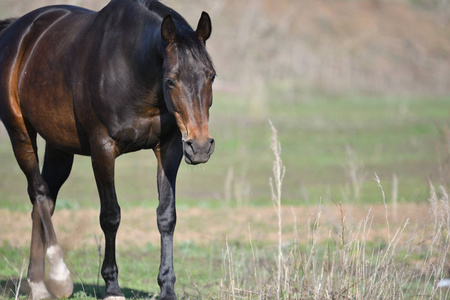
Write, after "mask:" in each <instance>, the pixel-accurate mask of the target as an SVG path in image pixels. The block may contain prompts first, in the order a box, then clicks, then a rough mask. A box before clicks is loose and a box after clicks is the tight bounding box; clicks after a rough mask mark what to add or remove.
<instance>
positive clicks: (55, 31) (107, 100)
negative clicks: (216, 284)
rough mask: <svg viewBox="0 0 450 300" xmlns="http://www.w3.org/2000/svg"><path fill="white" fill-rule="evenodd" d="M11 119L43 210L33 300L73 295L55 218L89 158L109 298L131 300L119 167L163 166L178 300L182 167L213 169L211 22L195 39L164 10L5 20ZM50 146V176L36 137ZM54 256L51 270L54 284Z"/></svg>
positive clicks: (116, 2)
mask: <svg viewBox="0 0 450 300" xmlns="http://www.w3.org/2000/svg"><path fill="white" fill-rule="evenodd" d="M0 30H1V32H0V118H1V120H2V121H3V123H4V125H5V127H6V129H7V131H8V134H9V136H10V139H11V144H12V147H13V150H14V154H15V157H16V159H17V162H18V164H19V166H20V168H21V169H22V171H23V172H24V174H25V176H26V178H27V181H28V194H29V196H30V200H31V202H32V204H33V212H32V223H33V230H32V237H31V250H30V263H29V268H28V281H29V283H30V286H31V289H32V292H31V293H32V298H33V299H44V298H48V297H50V296H51V294H52V295H53V296H56V297H67V296H69V295H70V294H71V293H72V290H73V284H72V281H71V279H70V272H69V270H68V268H67V267H66V264H65V263H64V261H63V254H62V250H61V247H60V245H59V244H58V241H57V239H56V234H55V230H54V228H53V225H52V220H51V216H52V214H53V212H54V209H55V201H56V197H57V194H58V191H59V189H60V188H61V186H62V184H63V183H64V182H65V181H66V179H67V177H68V176H69V173H70V170H71V168H72V163H73V157H74V154H80V155H90V156H91V158H92V168H93V170H94V174H95V180H96V183H97V187H98V192H99V196H100V202H101V211H100V225H101V228H102V230H103V232H104V234H105V256H104V261H103V266H102V276H103V278H104V280H105V283H106V287H105V289H106V291H105V298H109V299H123V293H122V292H121V290H120V288H119V284H118V279H117V278H118V270H117V265H116V255H115V240H116V232H117V229H118V227H119V223H120V207H119V205H118V202H117V197H116V191H115V188H114V161H115V159H116V157H118V156H119V155H121V154H123V153H127V152H132V151H137V150H140V149H153V151H154V153H155V155H156V159H157V161H158V171H157V180H158V193H159V206H158V208H157V224H158V229H159V231H160V233H161V262H160V268H159V275H158V283H159V285H160V287H161V295H160V299H176V295H175V291H174V283H175V274H174V270H173V259H172V257H173V233H174V228H175V222H176V213H175V179H176V175H177V171H178V167H179V165H180V162H181V158H182V157H183V154H184V157H185V160H186V162H187V163H189V164H198V163H204V162H206V161H207V160H208V159H209V157H210V155H211V154H212V152H213V151H214V140H213V139H212V138H211V137H210V135H209V132H208V119H209V108H210V106H211V104H212V83H213V81H214V77H215V71H214V68H213V65H212V62H211V60H210V58H209V56H208V54H207V52H206V50H205V42H206V40H207V39H208V38H209V36H210V34H211V20H210V18H209V16H208V14H206V13H202V15H201V18H200V21H199V23H198V26H197V29H196V30H195V31H194V30H193V29H192V28H191V27H190V26H189V25H188V24H187V22H186V21H185V20H184V19H183V18H182V17H181V16H180V15H179V14H178V13H176V12H175V11H173V10H172V9H170V8H168V7H166V6H164V5H163V4H161V3H159V2H158V1H156V0H112V1H111V2H110V3H109V4H108V5H107V6H106V7H105V8H103V9H102V10H101V11H99V12H92V11H89V10H86V9H83V8H79V7H72V6H50V7H44V8H41V9H38V10H35V11H33V12H31V13H29V14H27V15H25V16H23V17H21V18H19V19H9V20H4V21H1V22H0ZM37 134H39V135H41V136H42V137H43V138H44V139H45V141H46V148H45V158H44V165H43V169H42V173H41V172H40V170H39V163H38V157H37V147H36V136H37ZM45 258H47V260H48V262H49V266H50V270H49V280H48V281H47V282H48V284H47V285H46V284H45V283H44V282H45Z"/></svg>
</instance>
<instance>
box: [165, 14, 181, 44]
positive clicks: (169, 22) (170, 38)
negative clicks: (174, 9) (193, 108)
mask: <svg viewBox="0 0 450 300" xmlns="http://www.w3.org/2000/svg"><path fill="white" fill-rule="evenodd" d="M176 32H177V29H176V27H175V23H174V22H173V19H172V16H171V15H167V16H166V17H165V18H164V19H163V21H162V23H161V37H162V39H163V41H164V42H165V43H166V45H170V44H172V43H173V42H174V41H175V34H176Z"/></svg>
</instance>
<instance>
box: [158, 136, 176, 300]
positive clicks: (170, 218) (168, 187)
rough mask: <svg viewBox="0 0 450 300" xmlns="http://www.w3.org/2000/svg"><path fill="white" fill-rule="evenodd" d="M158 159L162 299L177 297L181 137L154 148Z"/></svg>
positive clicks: (160, 284)
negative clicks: (175, 257) (175, 249)
mask: <svg viewBox="0 0 450 300" xmlns="http://www.w3.org/2000/svg"><path fill="white" fill-rule="evenodd" d="M154 151H155V155H156V157H157V160H158V195H159V205H158V209H157V210H156V213H157V222H158V229H159V232H160V234H161V262H160V266H159V274H158V284H159V286H160V288H161V296H160V299H161V300H163V299H165V300H166V299H176V298H177V297H176V295H175V289H174V284H175V273H174V270H173V233H174V230H175V224H176V220H177V216H176V210H175V181H176V176H177V172H178V167H179V166H180V162H181V158H182V156H183V150H182V144H181V137H177V138H176V139H173V140H172V141H171V142H169V143H167V144H161V146H160V147H158V148H157V149H155V150H154Z"/></svg>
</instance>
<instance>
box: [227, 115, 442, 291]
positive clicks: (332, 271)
mask: <svg viewBox="0 0 450 300" xmlns="http://www.w3.org/2000/svg"><path fill="white" fill-rule="evenodd" d="M271 127H272V133H273V136H272V142H271V147H272V150H273V153H274V164H273V177H272V178H273V179H271V187H272V197H273V200H274V208H275V211H274V213H275V214H276V216H277V217H278V219H279V223H278V224H279V225H278V226H279V228H278V229H279V239H278V243H277V244H276V245H269V246H265V247H264V248H258V247H254V245H253V241H252V238H251V225H250V224H249V241H248V243H249V246H250V253H248V252H246V251H245V250H243V249H242V248H236V247H234V248H233V247H231V246H230V245H229V244H228V242H226V250H225V251H224V278H223V280H222V281H221V284H220V285H219V297H218V298H219V299H447V298H448V297H449V296H450V292H449V289H448V288H439V287H438V283H439V282H440V281H441V280H442V279H443V278H445V276H446V275H448V274H447V272H448V269H449V265H448V263H447V259H448V253H449V248H450V240H449V233H450V203H449V197H448V194H447V192H446V189H445V188H444V187H443V186H440V187H439V188H438V189H436V188H435V187H434V186H433V184H431V183H430V195H429V213H430V214H431V217H432V220H433V222H432V224H429V225H428V226H425V227H422V228H420V227H417V226H416V224H411V223H410V222H409V220H406V221H405V222H404V223H403V224H402V225H401V226H399V227H398V228H392V227H391V226H390V225H389V218H388V214H389V212H390V210H389V209H388V207H387V206H386V227H387V232H386V237H385V242H383V241H381V242H379V243H376V242H374V241H373V239H371V238H370V235H371V230H372V222H373V216H372V214H371V211H370V209H369V211H368V212H367V216H366V217H365V218H364V219H362V220H361V221H360V222H359V223H358V224H356V225H355V224H349V223H347V221H346V212H345V211H344V209H343V208H342V206H341V205H340V204H336V209H337V210H339V211H340V216H341V219H340V226H339V228H337V229H336V228H325V229H324V228H322V226H323V225H322V224H321V214H322V205H319V206H318V209H317V212H316V214H315V215H314V216H312V217H311V219H310V220H309V222H308V224H307V225H306V226H305V227H303V228H298V225H297V224H295V226H294V228H293V230H292V232H293V239H292V240H290V241H283V240H282V238H281V233H282V231H283V230H286V228H282V227H281V224H282V222H281V219H282V217H283V216H282V215H281V206H282V198H281V195H282V181H283V176H284V169H285V167H284V165H283V163H282V160H281V146H280V143H279V142H278V140H277V131H276V129H275V127H273V125H272V124H271ZM375 181H376V184H377V185H378V186H379V187H380V189H381V194H382V198H383V201H385V195H384V190H383V187H382V184H381V180H380V179H379V178H378V176H375ZM414 228H415V229H414ZM407 229H408V230H407ZM323 230H325V231H327V232H328V238H327V239H325V241H323V239H318V237H317V233H318V232H319V231H323Z"/></svg>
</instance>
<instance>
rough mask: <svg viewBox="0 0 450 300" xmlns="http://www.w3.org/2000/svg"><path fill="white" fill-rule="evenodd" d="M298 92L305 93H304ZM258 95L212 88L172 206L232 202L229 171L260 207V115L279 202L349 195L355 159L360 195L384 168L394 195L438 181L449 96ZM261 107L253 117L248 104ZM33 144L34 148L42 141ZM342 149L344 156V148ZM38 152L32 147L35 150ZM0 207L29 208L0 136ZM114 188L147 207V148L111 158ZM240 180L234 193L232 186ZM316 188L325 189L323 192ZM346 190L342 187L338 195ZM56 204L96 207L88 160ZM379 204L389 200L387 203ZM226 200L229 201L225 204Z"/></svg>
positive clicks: (263, 155) (152, 174)
mask: <svg viewBox="0 0 450 300" xmlns="http://www.w3.org/2000/svg"><path fill="white" fill-rule="evenodd" d="M305 95H306V96H305ZM264 97H265V100H264V99H263V100H261V102H259V103H255V101H257V100H249V99H246V98H245V97H242V96H241V97H238V96H236V95H230V94H223V93H216V95H215V98H214V105H213V107H212V111H211V125H210V127H211V128H210V132H211V134H212V136H213V137H214V138H215V139H216V143H217V145H216V152H215V153H214V154H213V156H212V157H211V159H210V161H209V162H208V163H207V164H205V165H201V166H197V167H192V166H188V165H186V164H185V163H184V162H183V163H182V166H181V168H180V172H179V176H178V183H177V184H178V188H177V194H178V205H179V207H180V208H183V207H192V206H201V207H206V208H214V207H220V206H223V205H233V203H231V204H230V203H226V204H225V203H224V202H225V201H224V198H225V182H226V180H227V179H226V175H227V172H228V171H229V170H230V169H233V174H234V177H233V178H232V180H231V186H229V187H228V188H231V189H232V191H231V192H232V193H233V194H239V193H241V194H242V195H241V196H243V197H245V198H246V199H245V203H247V204H249V205H270V203H271V202H270V199H268V197H267V195H270V193H269V187H268V184H267V183H268V178H269V176H270V174H271V159H272V157H271V153H270V149H269V147H268V146H267V144H268V142H269V139H270V129H269V125H268V122H267V119H268V118H270V119H271V120H272V121H273V123H274V125H275V126H276V127H277V128H278V130H279V139H280V142H281V144H282V145H283V153H282V157H283V160H284V161H285V164H286V165H287V176H286V178H287V179H286V182H285V184H284V190H283V192H284V197H285V203H287V204H293V205H298V204H304V203H306V204H314V203H317V201H318V200H319V199H320V198H324V197H325V196H327V197H328V196H330V195H331V197H332V198H333V199H335V200H336V201H343V202H345V201H352V198H351V197H348V196H345V193H344V192H343V191H345V190H347V191H348V190H350V191H351V180H350V177H349V168H348V164H349V162H351V161H353V162H357V163H358V164H359V166H360V170H359V171H360V175H361V176H362V175H365V180H364V181H363V183H362V184H361V189H362V190H361V193H363V194H364V195H365V197H364V199H363V200H361V201H363V202H365V203H374V202H378V201H379V200H380V198H379V193H378V191H377V190H376V189H374V188H373V187H371V186H373V185H372V184H367V182H370V181H371V180H372V178H373V174H374V173H377V174H378V175H379V177H380V179H381V180H382V182H383V186H384V187H385V189H386V191H387V193H389V191H390V189H391V180H392V176H393V174H396V175H397V176H398V179H399V199H400V201H407V202H408V201H416V202H417V201H423V200H425V199H426V196H427V188H428V178H431V179H432V180H434V181H440V180H441V179H440V178H439V173H438V165H439V162H438V159H437V150H436V149H437V148H436V147H437V145H438V144H439V142H440V135H439V129H438V127H439V126H442V125H444V124H448V122H449V119H450V98H432V99H427V98H389V97H380V98H378V97H368V96H358V95H351V96H346V97H344V96H330V95H324V94H320V93H314V92H309V93H307V92H304V91H303V92H302V91H301V90H299V91H295V90H294V91H290V92H287V91H286V90H283V87H281V88H277V87H276V86H273V87H270V88H269V89H268V91H267V92H266V93H264ZM257 106H259V107H263V109H261V110H260V111H258V112H257V113H255V107H257ZM39 146H40V149H43V148H44V144H43V142H42V141H40V143H39ZM348 149H351V150H352V152H353V153H354V156H350V155H349V154H348ZM41 157H42V153H41ZM0 161H1V162H2V166H1V168H0V190H1V201H0V208H8V209H15V210H29V201H28V197H27V195H26V182H25V179H24V176H23V175H22V173H21V171H20V170H19V168H18V167H17V165H16V162H15V160H14V157H13V155H12V151H11V147H10V145H9V141H8V140H7V139H6V138H1V139H0ZM116 170H117V171H116V186H117V191H118V195H119V199H120V203H121V205H122V206H123V207H136V206H151V207H155V206H156V203H157V200H156V199H157V193H156V163H155V158H154V155H153V153H152V151H141V152H137V153H132V154H127V155H124V156H123V157H120V158H119V159H118V160H117V168H116ZM237 182H241V183H242V182H244V183H245V184H246V186H247V188H248V189H250V192H249V193H248V195H247V194H245V195H244V193H243V192H242V191H240V189H242V187H239V186H236V185H237ZM324 191H329V192H328V193H329V195H326V194H325V192H324ZM347 194H348V193H347ZM59 197H60V198H59V199H60V200H59V202H58V206H59V207H65V208H73V209H76V208H79V207H94V208H96V207H98V205H99V204H98V200H97V199H98V195H97V191H96V187H95V184H94V178H93V173H92V170H91V164H90V159H89V158H88V157H78V156H77V157H76V159H75V164H74V168H73V171H72V173H71V176H70V178H69V180H68V182H67V183H66V184H65V185H64V186H63V188H62V191H61V193H60V196H59ZM388 200H389V199H388ZM234 204H235V203H234Z"/></svg>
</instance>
